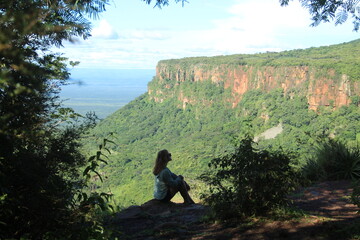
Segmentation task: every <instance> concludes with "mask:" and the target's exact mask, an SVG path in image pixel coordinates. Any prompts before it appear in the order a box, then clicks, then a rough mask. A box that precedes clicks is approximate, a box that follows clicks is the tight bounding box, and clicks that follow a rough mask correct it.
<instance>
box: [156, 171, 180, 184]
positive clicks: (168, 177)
mask: <svg viewBox="0 0 360 240" xmlns="http://www.w3.org/2000/svg"><path fill="white" fill-rule="evenodd" d="M174 175H175V174H173V173H172V172H171V171H170V170H169V169H164V170H163V171H162V173H161V176H160V177H161V179H162V181H164V183H165V184H166V185H167V186H169V187H177V186H179V185H180V184H181V181H182V178H181V177H180V176H176V175H175V177H174Z"/></svg>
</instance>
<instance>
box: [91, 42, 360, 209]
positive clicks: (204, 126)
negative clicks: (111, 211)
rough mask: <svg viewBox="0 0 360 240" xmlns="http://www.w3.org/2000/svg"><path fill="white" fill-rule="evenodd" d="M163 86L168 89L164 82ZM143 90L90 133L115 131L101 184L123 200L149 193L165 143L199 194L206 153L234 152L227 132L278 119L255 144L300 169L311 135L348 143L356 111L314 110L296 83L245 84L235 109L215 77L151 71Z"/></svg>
mask: <svg viewBox="0 0 360 240" xmlns="http://www.w3.org/2000/svg"><path fill="white" fill-rule="evenodd" d="M356 44H358V42H357V43H356ZM215 59H217V58H215ZM189 60H190V63H191V61H193V60H194V61H195V60H199V59H198V58H194V59H189ZM172 61H180V62H183V63H184V64H185V63H186V61H185V60H170V63H171V62H172ZM190 63H189V64H190ZM170 85H171V86H173V87H174V88H173V89H171V88H167V87H166V86H170ZM149 89H150V90H151V91H156V94H155V95H154V94H150V95H149V94H148V93H146V94H144V95H142V96H140V97H139V98H137V99H135V100H134V101H132V102H131V103H129V104H128V105H126V106H124V107H123V108H121V109H120V110H118V111H117V112H115V113H114V114H113V115H111V116H109V117H108V118H106V119H104V120H103V121H102V122H100V123H99V124H98V125H97V126H96V128H95V129H94V130H93V132H92V133H93V134H94V135H95V136H97V137H98V138H101V137H104V136H106V135H107V134H108V133H113V134H114V136H115V137H116V140H115V141H116V143H117V146H114V147H112V149H111V150H112V155H111V157H110V160H109V161H108V162H109V164H108V165H107V166H106V167H105V168H104V169H103V170H102V172H103V174H104V175H106V176H107V177H108V181H107V182H106V183H104V185H103V186H102V187H104V188H108V187H110V189H111V190H112V191H113V193H114V195H115V199H116V202H117V203H119V204H121V205H124V206H128V205H130V204H141V203H143V202H145V201H147V200H149V199H151V198H152V191H153V175H152V174H151V169H152V167H153V163H154V160H155V157H156V156H155V155H156V153H157V152H158V151H159V150H161V149H164V148H166V149H168V150H169V151H171V152H172V154H173V159H174V161H172V162H171V163H170V166H169V167H170V168H171V170H172V171H173V172H175V173H178V174H182V175H184V176H185V177H186V178H187V179H188V180H189V183H190V185H191V186H192V195H193V196H195V198H199V196H200V194H201V192H203V191H204V190H206V186H205V185H204V183H202V182H201V181H200V180H199V179H198V177H199V176H200V175H201V174H202V173H203V172H204V171H206V170H207V165H208V163H209V162H210V161H211V160H212V159H214V158H217V157H218V156H222V155H224V153H225V152H232V151H234V146H233V143H232V142H233V138H238V137H240V138H241V137H243V136H244V135H245V134H247V133H250V134H252V135H254V136H256V135H258V134H260V133H262V132H264V131H265V130H267V129H269V128H271V127H275V126H278V125H279V124H280V123H281V124H282V126H283V131H282V132H281V134H279V135H278V136H276V138H274V139H261V140H260V141H259V142H258V146H257V148H258V149H259V150H267V151H269V152H276V151H278V152H283V153H284V154H286V155H288V156H289V157H290V165H291V166H292V167H293V168H294V169H296V170H299V169H301V168H302V167H303V166H304V165H305V164H306V163H307V161H308V159H310V158H312V157H313V156H315V154H316V149H315V148H314V145H315V143H317V142H318V139H323V138H327V137H328V136H332V137H334V138H335V139H339V140H341V141H344V142H346V143H347V144H350V145H355V144H356V142H357V139H358V136H357V135H358V133H359V131H360V125H359V124H358V123H359V120H360V119H359V116H360V110H359V107H358V106H357V105H356V104H355V103H353V104H351V105H349V106H343V107H340V108H338V109H333V107H331V106H328V107H320V108H319V109H318V113H315V112H314V111H312V110H309V106H308V103H307V99H306V97H305V96H303V95H302V94H301V89H299V90H298V92H294V93H293V94H292V95H289V94H287V95H285V94H284V92H283V90H282V89H274V90H272V91H270V92H263V91H261V90H251V91H248V92H246V93H245V94H244V95H243V97H242V99H241V101H240V102H239V103H238V104H237V106H236V107H234V108H232V105H231V103H230V102H229V101H228V98H229V96H231V93H230V91H229V89H225V88H224V86H223V85H222V84H221V82H219V83H213V82H211V81H210V80H209V81H202V82H200V81H185V82H181V83H180V84H178V83H177V81H176V80H175V79H167V78H165V79H164V81H158V79H156V78H155V79H154V80H153V81H152V82H151V83H149ZM154 96H155V97H156V98H158V99H157V101H158V102H155V101H154V99H153V98H154ZM180 96H181V97H180ZM185 98H186V99H187V103H185V104H184V101H183V99H185ZM92 146H93V144H91V143H88V144H87V145H86V147H85V149H84V150H85V151H86V152H87V151H91V149H92ZM134 192H136V194H135V195H134Z"/></svg>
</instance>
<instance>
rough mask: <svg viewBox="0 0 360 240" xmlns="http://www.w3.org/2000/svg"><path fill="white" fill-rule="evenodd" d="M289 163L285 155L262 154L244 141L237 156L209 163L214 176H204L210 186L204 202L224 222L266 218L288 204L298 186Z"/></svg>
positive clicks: (228, 156)
mask: <svg viewBox="0 0 360 240" xmlns="http://www.w3.org/2000/svg"><path fill="white" fill-rule="evenodd" d="M289 163H290V159H289V158H288V157H287V156H285V155H284V154H281V153H270V152H268V151H258V150H256V149H254V147H253V142H252V139H251V138H250V137H247V138H244V139H242V140H240V143H239V146H237V148H236V149H235V152H234V153H231V154H228V155H226V156H223V157H221V158H215V159H213V160H212V161H211V162H210V163H209V167H211V168H212V169H213V170H214V172H207V173H205V174H203V175H201V179H202V180H204V181H205V183H206V184H208V185H209V186H210V194H208V195H205V196H204V200H205V202H206V203H208V204H209V205H210V206H211V207H212V209H213V210H214V212H215V216H216V217H217V218H219V219H222V220H226V219H231V218H246V217H250V216H264V215H266V214H268V213H269V212H270V211H271V210H274V209H275V208H277V207H279V206H281V205H283V204H285V203H286V195H287V194H288V193H289V192H290V191H291V190H293V187H294V186H295V173H294V172H293V170H292V169H291V167H290V166H289Z"/></svg>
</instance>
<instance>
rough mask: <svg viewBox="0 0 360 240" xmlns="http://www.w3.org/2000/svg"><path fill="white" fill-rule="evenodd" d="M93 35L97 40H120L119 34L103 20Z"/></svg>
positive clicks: (93, 31)
mask: <svg viewBox="0 0 360 240" xmlns="http://www.w3.org/2000/svg"><path fill="white" fill-rule="evenodd" d="M91 35H92V36H93V37H95V38H104V39H116V38H118V34H117V32H116V31H115V30H114V29H113V27H112V26H111V25H110V24H109V23H108V21H106V20H104V19H103V20H101V21H100V22H99V26H97V27H95V28H94V29H93V30H92V32H91Z"/></svg>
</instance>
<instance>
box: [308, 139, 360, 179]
mask: <svg viewBox="0 0 360 240" xmlns="http://www.w3.org/2000/svg"><path fill="white" fill-rule="evenodd" d="M315 152H316V154H315V156H314V157H313V158H311V159H309V161H308V163H307V164H306V165H305V166H304V168H303V170H304V171H303V172H304V175H305V177H306V178H307V179H309V180H312V181H319V180H343V179H351V180H357V179H360V148H359V146H355V147H350V146H347V145H346V144H345V143H343V142H341V141H338V140H334V139H326V140H324V141H323V142H322V143H320V144H319V145H318V146H317V147H316V150H315Z"/></svg>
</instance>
